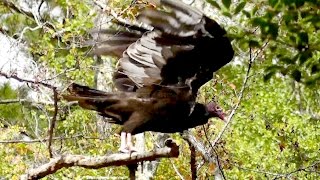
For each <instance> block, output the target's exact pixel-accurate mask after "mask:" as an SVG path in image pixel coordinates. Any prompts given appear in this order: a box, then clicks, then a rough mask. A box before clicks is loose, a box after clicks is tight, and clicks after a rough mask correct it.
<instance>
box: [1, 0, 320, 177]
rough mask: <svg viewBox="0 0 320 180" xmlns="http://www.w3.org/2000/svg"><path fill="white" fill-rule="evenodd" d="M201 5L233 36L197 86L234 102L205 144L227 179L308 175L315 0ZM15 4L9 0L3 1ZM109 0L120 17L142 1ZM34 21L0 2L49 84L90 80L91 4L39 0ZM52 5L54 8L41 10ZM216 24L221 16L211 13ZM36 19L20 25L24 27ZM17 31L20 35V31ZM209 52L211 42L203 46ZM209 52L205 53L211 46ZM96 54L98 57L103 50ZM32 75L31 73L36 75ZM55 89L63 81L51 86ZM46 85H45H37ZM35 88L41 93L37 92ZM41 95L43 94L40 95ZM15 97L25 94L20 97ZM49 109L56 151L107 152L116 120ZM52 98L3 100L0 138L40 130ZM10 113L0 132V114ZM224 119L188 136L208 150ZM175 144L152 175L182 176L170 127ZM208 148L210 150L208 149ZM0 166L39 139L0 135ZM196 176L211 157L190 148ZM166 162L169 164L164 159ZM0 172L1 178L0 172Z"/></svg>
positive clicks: (43, 157)
mask: <svg viewBox="0 0 320 180" xmlns="http://www.w3.org/2000/svg"><path fill="white" fill-rule="evenodd" d="M207 1H208V4H210V5H211V8H213V9H215V10H216V11H217V13H218V14H219V16H220V17H223V19H224V20H225V21H224V22H227V23H226V25H224V27H225V28H226V29H227V31H228V36H229V37H230V38H231V39H232V40H233V42H232V43H233V47H234V49H235V51H236V57H235V59H234V62H233V63H230V64H229V65H228V66H226V67H224V68H222V69H221V70H219V72H218V73H217V74H215V76H214V79H213V80H212V81H211V82H210V83H208V84H206V85H205V86H204V87H202V89H201V93H200V94H199V96H198V100H199V101H201V102H207V101H209V100H210V99H212V98H215V99H216V100H217V101H218V102H219V104H220V105H221V106H222V107H223V109H225V110H226V111H227V113H228V114H229V113H230V112H231V110H232V109H233V108H234V107H235V105H236V104H237V103H241V104H240V107H239V108H238V109H237V111H236V113H235V116H234V117H233V119H232V121H231V125H230V127H229V128H228V129H227V131H226V132H225V133H224V134H223V136H222V139H220V141H218V142H217V144H216V146H215V151H216V153H217V155H218V157H219V159H220V161H221V165H222V168H223V170H224V173H225V176H226V177H227V178H228V179H271V178H281V177H286V176H287V177H290V178H295V179H303V178H304V179H316V178H317V173H316V172H318V173H319V165H315V166H313V167H310V168H307V167H308V166H310V165H312V164H313V163H315V162H317V161H319V154H318V151H319V149H320V145H319V143H318V142H319V141H320V134H319V130H318V129H319V128H320V127H319V120H320V117H319V116H320V115H319V114H320V111H319V108H318V107H319V106H320V101H319V99H320V97H319V96H320V91H319V89H318V88H317V86H318V85H319V82H320V79H319V78H320V61H319V59H320V53H319V49H320V47H319V44H320V43H319V40H320V39H319V37H320V34H319V26H320V21H319V20H320V19H319V17H320V16H319V9H318V8H317V7H319V2H318V1H315V0H308V1H303V0H294V1H288V0H280V1H275V0H268V1H267V0H264V1H255V0H253V1H248V0H239V1H237V2H235V1H231V0H221V1H220V0H218V1H215V0H207ZM12 2H14V3H15V4H16V5H18V3H17V2H16V1H12ZM130 3H131V1H128V0H125V1H124V0H116V1H110V4H109V5H110V6H111V7H112V8H113V9H114V10H115V12H117V13H119V14H120V13H122V15H123V17H128V18H131V19H132V18H134V17H135V15H136V14H137V13H138V12H139V11H140V10H141V9H143V8H144V7H145V6H149V7H151V6H152V5H148V4H144V3H142V1H138V4H136V5H132V6H131V7H130V8H128V6H129V5H130ZM47 5H48V7H49V8H48V9H47V10H46V11H45V12H44V13H43V15H42V16H41V17H40V19H39V20H40V23H39V22H37V21H36V20H35V19H34V17H32V16H29V15H28V13H20V12H17V11H14V10H13V9H12V8H10V7H8V6H7V5H6V4H4V3H0V13H1V18H0V30H1V32H2V30H3V29H5V30H6V33H7V35H8V36H11V37H14V38H20V37H21V38H22V39H18V40H20V41H22V40H23V42H25V44H27V45H28V48H29V52H30V54H31V55H32V56H33V58H34V61H35V62H36V63H37V64H38V65H39V67H40V68H42V69H43V71H42V72H46V73H47V74H49V75H50V77H54V78H55V79H54V80H55V81H54V82H53V84H54V85H56V86H63V87H65V86H67V85H66V84H67V83H69V82H70V81H77V82H79V83H82V84H86V85H90V86H95V85H96V81H95V76H97V73H96V71H97V69H98V67H97V64H99V62H97V61H96V60H95V59H93V58H92V57H91V56H89V52H90V48H88V47H84V42H85V41H86V40H87V39H88V38H90V35H89V34H88V31H89V30H90V29H92V28H93V27H94V24H93V22H94V19H95V17H96V15H97V14H96V11H95V8H96V5H95V4H94V3H93V2H91V1H79V0H68V1H67V0H59V1H55V2H53V1H49V2H48V3H47ZM54 8H60V10H61V12H62V13H61V14H60V15H59V17H52V16H50V13H51V11H50V10H53V9H54ZM219 23H221V24H222V23H223V22H219ZM27 26H28V27H32V28H34V27H38V26H39V28H37V29H35V30H30V29H29V30H25V31H24V29H25V27H27ZM22 32H24V34H22ZM213 52H214V50H213ZM213 56H214V55H213ZM249 60H250V61H251V69H250V73H249V79H248V84H247V86H246V87H245V91H244V96H243V99H242V100H241V102H239V101H240V100H239V93H240V91H241V89H242V86H243V81H244V79H245V76H246V71H247V68H248V62H249ZM102 61H106V60H105V59H103V60H102ZM46 73H43V74H40V75H39V78H43V75H45V74H46ZM61 89H63V88H61ZM0 92H1V93H0V100H3V99H16V98H19V95H18V93H17V90H14V89H13V88H11V87H10V86H9V85H8V84H4V85H2V86H1V88H0ZM45 92H46V91H45ZM45 92H41V93H42V94H44V93H45ZM49 96H51V94H49ZM20 98H25V96H24V97H21V96H20ZM58 106H59V111H58V112H59V113H58V119H57V122H56V128H55V133H54V136H55V137H60V138H61V139H58V140H55V141H53V147H54V150H55V151H56V152H57V153H60V154H63V153H74V154H83V155H103V154H106V153H112V152H116V151H117V147H119V144H118V139H119V138H118V137H117V136H116V135H114V134H115V132H116V131H117V128H118V127H117V126H110V125H109V124H107V123H105V122H103V121H102V120H101V119H100V118H99V117H98V116H97V115H96V114H95V113H93V112H90V111H84V110H82V109H80V108H78V107H76V106H73V105H72V104H68V103H66V102H62V101H59V104H58ZM53 112H54V107H53V105H52V104H50V103H49V104H45V105H41V106H40V105H39V106H37V108H35V107H34V106H31V105H30V104H23V103H13V104H0V119H1V124H0V128H1V132H0V138H1V140H0V141H2V140H3V141H5V140H14V139H15V138H16V134H17V133H18V134H19V133H20V132H21V131H25V132H26V133H27V134H29V136H30V137H32V138H34V139H37V138H41V139H44V138H46V137H47V130H48V124H49V121H50V120H51V119H52V116H53ZM3 120H5V121H10V122H11V123H10V124H6V125H9V127H7V128H6V129H5V131H4V128H3V127H4V123H3V122H4V121H3ZM223 127H224V123H222V122H220V121H218V120H215V119H212V121H210V122H209V123H208V124H207V125H205V126H204V127H198V128H195V129H193V130H192V134H193V135H194V136H195V137H196V138H197V140H198V141H199V142H201V143H203V144H204V145H205V147H206V149H207V150H208V151H209V149H210V143H212V142H213V141H214V140H215V138H216V137H217V135H218V134H219V132H220V131H221V129H222V128H223ZM146 137H147V138H146V142H147V148H148V150H150V149H152V148H154V147H155V145H154V141H155V140H154V138H153V136H152V135H150V136H149V135H147V136H146ZM171 137H172V138H173V139H175V140H176V141H177V142H178V143H179V145H180V147H181V148H180V150H181V155H180V157H179V158H178V159H162V160H161V161H160V164H159V166H158V168H157V171H156V173H155V177H154V178H155V179H167V177H171V179H179V175H178V174H180V175H181V176H182V177H184V178H185V179H189V178H190V170H189V169H190V164H189V161H190V157H189V156H190V152H189V147H188V144H187V143H186V142H185V141H184V140H183V139H182V138H181V136H180V135H179V134H173V135H171ZM214 154H215V153H212V156H214ZM0 157H1V161H0V162H1V165H2V168H0V174H7V175H6V176H5V178H13V179H15V178H18V176H17V174H21V173H23V172H25V171H26V170H27V169H29V168H31V167H33V166H38V165H40V164H43V163H45V162H47V161H48V160H49V156H48V150H47V147H46V143H31V144H23V143H18V144H8V145H6V144H1V143H0ZM197 163H199V164H201V166H199V169H198V177H199V179H209V178H211V179H212V178H213V176H214V174H215V173H216V171H215V170H216V168H217V166H216V164H214V163H208V162H204V160H203V158H202V157H201V154H200V153H197ZM174 167H175V168H174ZM127 175H128V170H127V168H125V167H110V168H103V169H99V170H87V169H85V170H84V169H83V168H69V169H63V170H60V171H58V172H57V173H55V174H53V175H50V176H49V177H48V178H51V179H52V178H53V179H65V178H71V179H83V178H91V177H93V178H99V177H123V176H127ZM0 178H1V177H0Z"/></svg>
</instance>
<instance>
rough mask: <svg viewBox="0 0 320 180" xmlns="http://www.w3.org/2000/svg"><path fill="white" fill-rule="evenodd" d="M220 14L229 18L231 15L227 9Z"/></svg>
mask: <svg viewBox="0 0 320 180" xmlns="http://www.w3.org/2000/svg"><path fill="white" fill-rule="evenodd" d="M222 14H223V15H224V16H227V17H229V18H232V15H231V14H230V13H229V12H227V11H224V12H222Z"/></svg>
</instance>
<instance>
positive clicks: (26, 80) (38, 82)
mask: <svg viewBox="0 0 320 180" xmlns="http://www.w3.org/2000/svg"><path fill="white" fill-rule="evenodd" d="M0 76H3V77H5V78H7V79H15V80H17V81H19V82H24V83H30V84H37V85H42V86H44V87H47V88H50V89H56V87H55V86H53V85H51V84H48V83H45V82H42V81H35V80H30V79H23V78H20V77H18V76H17V75H16V74H6V73H4V72H1V71H0Z"/></svg>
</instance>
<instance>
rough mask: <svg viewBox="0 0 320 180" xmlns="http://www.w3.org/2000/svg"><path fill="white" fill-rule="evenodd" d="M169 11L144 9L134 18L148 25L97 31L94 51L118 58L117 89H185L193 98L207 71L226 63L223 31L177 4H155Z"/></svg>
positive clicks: (166, 1)
mask: <svg viewBox="0 0 320 180" xmlns="http://www.w3.org/2000/svg"><path fill="white" fill-rule="evenodd" d="M160 3H161V4H162V5H164V6H166V7H169V8H170V9H171V11H169V12H166V11H161V10H155V9H152V10H145V11H143V12H142V13H141V14H140V15H139V16H138V18H137V20H138V21H139V22H142V23H145V24H147V25H149V26H151V27H153V29H152V30H148V29H145V28H142V27H139V26H134V25H133V26H129V25H126V24H121V26H123V27H125V28H126V30H124V31H117V33H116V34H114V33H115V32H111V31H108V30H104V31H99V32H96V33H99V35H100V36H98V37H97V41H98V43H97V44H96V48H95V50H94V53H96V54H98V55H102V54H104V55H106V54H109V55H115V56H117V57H120V59H119V63H118V67H117V68H118V69H117V70H118V71H117V72H116V73H115V74H114V81H115V85H116V87H117V88H118V89H120V90H122V91H135V90H136V89H137V88H140V87H144V86H150V85H152V84H158V85H188V86H190V88H191V89H192V92H193V93H194V94H195V93H196V92H197V90H198V89H199V88H200V87H201V86H202V85H203V84H204V83H206V82H207V81H209V80H210V79H211V78H212V74H213V72H215V71H217V70H218V69H220V68H221V67H222V66H224V65H226V64H227V63H228V62H230V61H231V59H232V57H233V55H234V51H233V49H232V46H231V43H230V41H229V39H228V38H227V37H226V31H225V30H224V29H223V28H222V27H220V26H219V24H217V22H215V21H214V20H212V19H210V18H208V17H206V16H205V15H203V13H201V12H200V11H198V10H197V9H194V8H192V7H189V6H187V5H185V4H184V3H182V2H180V1H174V0H161V1H160Z"/></svg>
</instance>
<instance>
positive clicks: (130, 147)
mask: <svg viewBox="0 0 320 180" xmlns="http://www.w3.org/2000/svg"><path fill="white" fill-rule="evenodd" d="M127 150H128V151H129V152H130V153H131V152H136V151H137V150H136V148H135V147H134V146H133V143H132V135H131V133H127Z"/></svg>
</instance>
